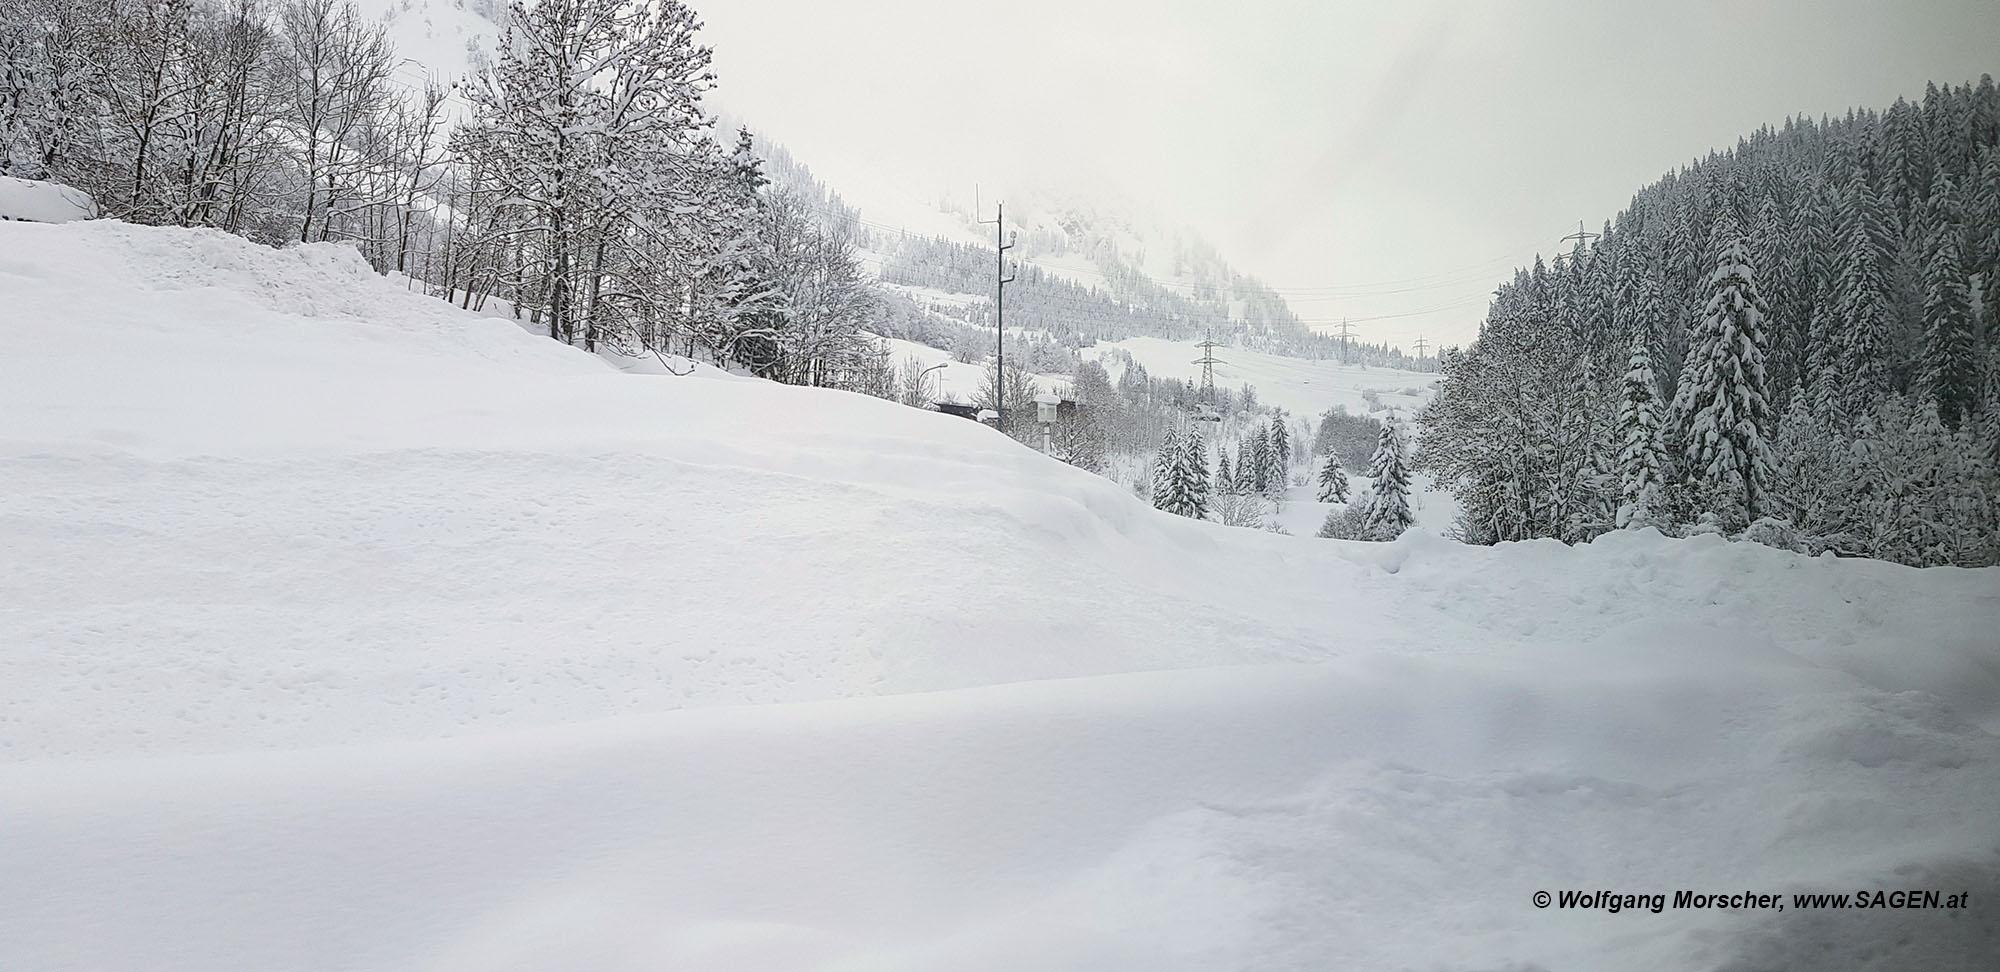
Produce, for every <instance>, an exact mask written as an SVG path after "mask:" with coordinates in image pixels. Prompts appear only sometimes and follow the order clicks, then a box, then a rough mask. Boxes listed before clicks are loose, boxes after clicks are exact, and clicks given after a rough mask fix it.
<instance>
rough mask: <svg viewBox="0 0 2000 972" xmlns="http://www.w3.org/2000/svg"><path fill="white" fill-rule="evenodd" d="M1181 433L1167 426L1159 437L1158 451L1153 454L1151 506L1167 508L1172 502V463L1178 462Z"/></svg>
mask: <svg viewBox="0 0 2000 972" xmlns="http://www.w3.org/2000/svg"><path fill="white" fill-rule="evenodd" d="M1180 457H1181V433H1180V430H1179V429H1173V428H1169V429H1168V430H1167V432H1166V434H1165V435H1163V436H1161V437H1160V451H1159V452H1157V453H1154V455H1153V508H1154V509H1156V510H1164V509H1167V507H1168V504H1169V503H1170V502H1172V499H1171V497H1172V495H1173V486H1172V482H1173V477H1174V465H1175V464H1176V463H1178V462H1180Z"/></svg>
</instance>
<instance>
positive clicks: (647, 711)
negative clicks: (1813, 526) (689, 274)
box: [0, 222, 2000, 970]
mask: <svg viewBox="0 0 2000 972" xmlns="http://www.w3.org/2000/svg"><path fill="white" fill-rule="evenodd" d="M0 306H6V307H8V308H9V309H10V314H9V315H8V316H7V318H6V319H5V320H4V322H0V329H4V333H5V336H6V338H7V340H8V346H9V349H10V350H9V353H8V354H7V355H5V356H0V546H4V547H5V549H7V550H8V551H9V552H10V561H11V569H10V572H9V574H8V575H7V577H6V579H5V581H4V582H0V631H5V632H7V633H8V634H7V635H6V638H7V643H6V647H7V649H8V650H7V651H4V652H0V821H5V824H4V830H0V873H5V874H7V875H9V878H10V879H9V880H8V881H5V882H0V967H7V968H36V969H68V968H77V969H85V968H87V969H96V970H103V969H141V968H144V969H153V968H161V967H185V968H234V967H254V968H272V969H280V968H297V969H345V968H370V969H466V970H471V969H508V968H545V967H549V966H552V965H561V966H564V967H569V968H590V969H640V968H662V967H689V966H698V967H701V968H711V969H726V968H744V969H750V968H755V969H793V968H796V969H806V968H816V969H860V968H867V969H935V968H991V969H1000V968H1022V967H1036V968H1105V967H1147V968H1162V969H1177V968H1179V969H1211V968H1223V967H1255V968H1277V969H1284V968H1298V969H1306V968H1326V967H1328V966H1329V965H1342V964H1346V965H1353V966H1359V967H1403V966H1420V967H1427V968H1463V969H1490V968H1496V967H1507V966H1530V965H1532V966H1540V967H1544V968H1549V969H1583V968H1589V969H1606V968H1611V969H1655V968H1662V967H1693V966H1703V967H1710V966H1717V965H1727V964H1729V963H1730V962H1732V961H1737V960H1741V961H1743V962H1748V963H1755V964H1758V965H1759V966H1760V967H1768V966H1799V965H1804V964H1814V965H1816V966H1818V967H1829V968H1840V967H1848V968H1863V967H1870V966H1868V965H1867V964H1866V963H1868V962H1871V961H1875V962H1879V966H1880V967H1892V966H1896V967H1919V966H1920V967H1925V968H1944V969H1951V968H1964V969H1971V968H1977V967H1979V966H1978V965H1977V963H1978V962H1979V961H1981V960H1983V957H1984V956H1987V955H1990V954H1992V950H1993V949H1994V947H1996V945H2000V940H1996V937H1995V932H1994V926H1993V925H1992V923H1991V922H1990V921H1985V920H1984V919H1983V918H1982V917H1981V915H1980V914H1979V913H1977V912H1974V913H1970V914H1968V913H1966V912H1956V913H1953V912H1944V911H1938V912H1899V913H1894V914H1889V915H1883V916H1874V915H1869V916H1863V917H1862V918H1860V919H1858V920H1854V921H1851V922H1841V923H1839V924H1838V926H1837V927H1836V928H1833V929H1829V928H1828V927H1827V926H1826V925H1825V924H1823V923H1818V922H1819V919H1820V918H1821V917H1823V915H1824V914H1825V913H1807V914H1798V913H1775V912H1739V913H1730V912H1721V911H1690V910H1674V909H1668V910H1666V911H1665V912H1663V913H1661V914H1657V915H1655V914H1649V913H1643V912H1642V913H1639V914H1631V913H1624V914H1616V915H1613V914H1606V913H1604V912H1601V911H1577V910H1565V909H1560V908H1556V909H1549V910H1546V911H1543V910H1537V909H1535V908H1534V906H1533V905H1532V904H1531V903H1530V895H1531V894H1532V893H1533V892H1534V891H1536V890H1549V891H1551V892H1554V891H1560V890H1564V889H1575V888H1584V889H1596V888H1610V889H1614V890H1631V891H1645V892H1657V891H1665V892H1671V891H1672V890H1674V889H1676V888H1689V889H1695V890H1728V891H1738V890H1757V891H1765V890H1768V891H1770V892H1782V891H1790V890H1793V889H1799V890H1847V889H1851V888H1857V887H1874V886H1879V887H1884V888H1889V887H1912V886H1914V887H1923V888H1932V887H1935V888H1940V889H1944V888H1950V889H1960V888H1969V889H1971V890H1972V893H1973V894H1974V895H1975V900H1986V899H1985V898H1984V897H1982V896H1986V895H1991V894H1993V893H1995V892H1996V891H2000V859H1996V858H1995V856H1994V850H1995V845H1994V840H1993V833H1992V828H1991V819H1990V807H1991V806H1992V804H1993V799H1994V797H1995V795H1996V794H2000V741H1996V739H1995V738H1994V736H1993V735H1992V734H1991V733H1992V731H1993V730H1994V729H2000V659H1996V657H1995V651H1994V649H1993V647H1992V645H1991V639H1990V637H1987V634H1988V633H1989V632H1990V631H1992V630H1993V629H1994V626H1995V625H1996V624H2000V598H1995V597H1994V595H1993V593H1992V592H1993V590H1994V586H1995V585H1994V583H1993V581H1994V578H1995V576H1996V574H1995V572H1994V571H1993V570H1980V571H1969V570H1952V569H1944V570H1924V571H1918V570H1911V569H1907V568H1901V567H1897V566H1894V565H1889V564H1882V563H1872V562H1855V561H1836V560H1832V559H1806V558H1801V557H1797V556H1794V555H1791V554H1787V553H1783V552H1780V551H1776V550H1772V549H1769V548H1765V547H1761V546H1758V545H1754V544H1727V543H1724V542H1722V541H1720V540H1717V539H1714V538H1712V537H1709V538H1700V539H1697V540H1691V541H1686V542H1673V541H1667V540H1664V539H1662V538H1659V537H1658V536H1656V535H1652V534H1620V535H1617V536H1613V537H1607V538H1605V539H1604V540H1602V541H1599V542H1597V543H1594V544H1590V545H1585V546H1581V547H1577V548H1568V547H1564V546H1561V545H1559V544H1555V543H1553V542H1539V543H1525V544H1505V545H1500V546H1497V547H1491V548H1475V547H1463V546H1457V545H1453V544H1449V543H1445V542H1444V541H1441V540H1438V539H1436V538H1434V537H1425V536H1421V535H1415V534H1412V535H1409V536H1407V537H1405V538H1404V539H1403V540H1400V541H1398V542H1396V543H1391V544H1358V543H1346V542H1339V541H1318V540H1312V539H1308V538H1303V537H1283V536H1274V535H1270V534H1265V533H1261V532H1256V531H1243V530H1230V529H1227V528H1222V527H1219V526H1214V525H1211V524H1206V523H1199V522H1194V521H1188V520H1183V519H1180V518H1176V517H1172V516H1168V515H1165V514H1161V513H1157V512H1155V511H1152V510H1149V509H1147V508H1145V507H1144V506H1143V505H1142V504H1140V503H1138V502H1137V501H1135V500H1134V499H1133V498H1132V497H1130V496H1129V495H1128V494H1126V493H1125V492H1124V491H1123V490H1122V489H1121V488H1120V487H1119V486H1117V485H1116V484H1113V483H1110V482H1108V481H1105V480H1102V479H1100V478H1098V477H1095V476H1091V475H1089V474H1086V473H1081V472H1078V471H1076V470H1072V469H1068V468H1066V467H1063V466H1061V465H1060V464H1058V463H1055V462H1053V461H1051V460H1048V459H1047V458H1045V457H1043V456H1041V455H1039V454H1036V453H1034V452H1032V451H1029V450H1027V449H1024V448H1021V447H1019V446H1018V445H1016V444H1014V443H1013V442H1011V441H1009V440H1007V439H1004V438H1002V437H1001V436H999V435H997V434H995V433H993V432H992V431H991V430H988V429H986V428H983V427H981V426H978V425H976V424H975V423H971V422H966V421H963V420H960V419H954V418H950V417H947V416H940V415H936V414H931V413H925V412H921V411H918V410H915V409H908V408H903V407H900V406H896V405H893V404H890V403H886V402H882V401H878V400H873V399H869V398H865V397H862V396H857V395H850V394H845V393H840V392H831V391H824V390H815V389H803V388H791V387H782V386H776V385H772V384H769V383H765V382H761V381H753V380H744V379H738V378H731V377H727V376H721V375H716V374H713V373H708V372H703V373H698V374H695V375H690V376H687V377H674V376H670V375H635V374H625V373H621V372H619V371H618V370H617V369H615V368H613V367H610V366H609V365H607V364H606V363H605V362H603V361H602V360H600V359H597V358H594V357H592V356H589V355H586V354H583V353H581V352H579V351H577V350H575V349H572V348H567V347H563V346H561V345H558V344H556V343H554V342H550V341H547V340H546V339H538V338H535V337H533V336H531V335H528V334H527V333H526V332H524V331H522V330H520V328H519V327H518V326H516V325H515V324H513V323H511V322H508V321H502V320H488V319H481V318H477V317H473V316H470V315H465V314H462V313H460V312H457V311H455V310H453V309H451V308H450V307H448V306H447V305H444V304H442V303H440V302H435V301H431V300H428V299H426V298H423V297H421V296H419V295H415V294H411V293H408V292H406V291H404V290H402V289H399V288H398V287H397V286H395V284H394V283H393V282H392V281H388V280H384V279H382V278H377V277H373V276H372V275H370V274H369V273H368V271H367V269H366V267H365V265H363V264H362V263H361V262H360V261H359V259H358V258H357V257H355V256H354V255H353V254H352V253H350V252H348V251H345V250H342V249H340V248H337V247H333V246H327V245H320V246H308V247H298V248H292V249H288V250H284V251H273V250H268V249H263V248H260V247H257V246H255V245H253V244H250V243H247V242H244V241H241V240H237V239H233V238H229V237H225V236H221V235H219V234H215V233H207V232H198V231H186V230H174V229H147V228H139V227H132V226H126V225H121V224H114V223H108V222H93V223H85V224H73V225H69V226H34V225H25V224H6V225H0ZM1982 726H1983V727H1984V728H1982ZM1829 934H1833V935H1837V936H1839V937H1838V938H1836V939H1835V944H1836V945H1837V946H1839V947H1838V948H1837V949H1836V950H1835V951H1833V952H1828V951H1825V944H1826V942H1827V940H1828V935H1829ZM1844 961H1845V962H1848V964H1846V965H1844V966H1843V964H1842V963H1843V962H1844Z"/></svg>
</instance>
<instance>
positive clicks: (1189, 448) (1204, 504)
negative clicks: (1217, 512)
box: [1176, 428, 1214, 520]
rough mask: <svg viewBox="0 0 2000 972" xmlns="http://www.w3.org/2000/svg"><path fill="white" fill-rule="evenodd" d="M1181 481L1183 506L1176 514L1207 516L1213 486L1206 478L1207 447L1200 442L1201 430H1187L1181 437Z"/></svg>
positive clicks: (1197, 516) (1196, 517)
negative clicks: (1183, 497)
mask: <svg viewBox="0 0 2000 972" xmlns="http://www.w3.org/2000/svg"><path fill="white" fill-rule="evenodd" d="M1181 470H1182V473H1181V479H1182V481H1183V483H1184V484H1185V486H1184V488H1183V495H1184V496H1185V497H1186V499H1185V501H1184V505H1183V506H1182V508H1181V509H1180V510H1177V511H1176V512H1178V513H1180V515H1182V516H1187V517H1193V518H1194V519H1197V520H1199V519H1202V518H1203V517H1206V516H1207V515H1208V506H1209V502H1210V500H1211V497H1212V493H1213V491H1214V486H1213V484H1212V483H1211V482H1209V478H1208V446H1207V444H1206V443H1204V442H1203V441H1202V438H1201V430H1200V429H1198V428H1194V429H1189V430H1188V431H1187V434H1186V435H1183V436H1181Z"/></svg>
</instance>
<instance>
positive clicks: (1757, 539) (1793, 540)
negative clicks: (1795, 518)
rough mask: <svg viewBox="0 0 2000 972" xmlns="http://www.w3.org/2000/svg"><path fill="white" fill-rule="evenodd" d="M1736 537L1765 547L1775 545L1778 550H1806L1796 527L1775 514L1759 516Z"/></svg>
mask: <svg viewBox="0 0 2000 972" xmlns="http://www.w3.org/2000/svg"><path fill="white" fill-rule="evenodd" d="M1737 539H1740V540H1749V541H1751V542H1753V543H1761V544H1763V545H1764V546H1767V547H1776V548H1778V549H1779V550H1789V551H1791V552H1793V553H1807V552H1808V551H1807V549H1806V541H1805V538H1804V537H1803V536H1801V535H1800V534H1799V531H1798V529H1797V528H1796V527H1794V526H1792V523H1791V521H1790V520H1785V519H1780V518H1779V517H1775V516H1766V517H1762V518H1759V519H1758V520H1757V522H1755V523H1752V524H1750V526H1749V527H1748V528H1747V529H1745V530H1744V531H1743V533H1742V534H1741V535H1739V536H1738V538H1737Z"/></svg>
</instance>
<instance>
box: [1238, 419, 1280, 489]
mask: <svg viewBox="0 0 2000 972" xmlns="http://www.w3.org/2000/svg"><path fill="white" fill-rule="evenodd" d="M1237 455H1238V457H1239V458H1240V457H1241V455H1242V453H1241V452H1238V454H1237ZM1271 467H1272V459H1271V431H1270V429H1269V428H1268V427H1266V426H1263V425H1259V426H1257V428H1256V429H1255V430H1253V431H1252V432H1251V433H1250V488H1251V490H1252V491H1253V492H1257V493H1269V492H1270V491H1271Z"/></svg>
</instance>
